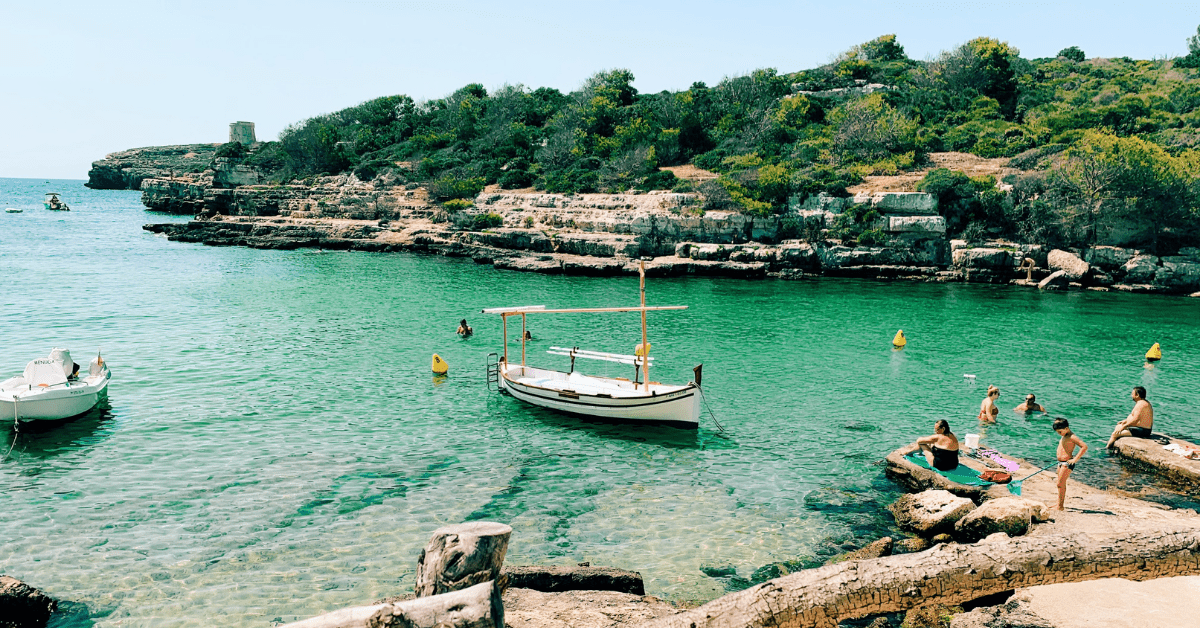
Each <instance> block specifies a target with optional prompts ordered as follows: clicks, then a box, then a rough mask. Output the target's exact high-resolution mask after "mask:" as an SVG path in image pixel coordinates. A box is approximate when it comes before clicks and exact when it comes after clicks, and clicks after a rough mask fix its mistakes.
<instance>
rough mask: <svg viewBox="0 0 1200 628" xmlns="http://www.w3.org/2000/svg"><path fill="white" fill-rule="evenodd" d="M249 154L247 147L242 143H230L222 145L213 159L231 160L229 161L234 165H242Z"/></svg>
mask: <svg viewBox="0 0 1200 628" xmlns="http://www.w3.org/2000/svg"><path fill="white" fill-rule="evenodd" d="M248 153H249V151H247V150H246V147H245V146H244V145H243V144H242V143H241V142H228V143H225V144H221V146H220V147H218V148H217V153H216V154H215V155H214V156H213V158H214V159H220V158H222V157H224V158H227V159H229V161H231V162H232V163H235V164H240V163H242V160H243V159H245V158H246V155H247V154H248Z"/></svg>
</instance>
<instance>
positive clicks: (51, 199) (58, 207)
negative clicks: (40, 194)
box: [42, 192, 71, 212]
mask: <svg viewBox="0 0 1200 628" xmlns="http://www.w3.org/2000/svg"><path fill="white" fill-rule="evenodd" d="M42 204H43V205H45V206H46V209H49V210H51V211H56V212H69V211H71V208H70V207H67V204H66V203H64V202H62V200H61V199H59V198H58V192H46V200H45V201H44V202H43V203H42Z"/></svg>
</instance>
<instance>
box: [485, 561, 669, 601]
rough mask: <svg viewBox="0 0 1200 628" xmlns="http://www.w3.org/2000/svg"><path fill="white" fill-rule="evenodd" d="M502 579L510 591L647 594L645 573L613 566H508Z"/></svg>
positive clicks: (503, 572)
mask: <svg viewBox="0 0 1200 628" xmlns="http://www.w3.org/2000/svg"><path fill="white" fill-rule="evenodd" d="M501 574H502V576H504V577H507V578H508V586H509V588H514V589H533V590H535V591H542V592H545V593H558V592H562V591H616V592H618V593H629V594H631V595H645V594H646V587H645V585H644V584H643V582H642V574H640V573H638V572H636V571H625V570H623V569H612V568H609V567H561V566H549V567H540V566H535V567H505V568H504V569H503V571H502V572H501Z"/></svg>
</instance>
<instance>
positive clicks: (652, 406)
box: [483, 265, 701, 428]
mask: <svg viewBox="0 0 1200 628" xmlns="http://www.w3.org/2000/svg"><path fill="white" fill-rule="evenodd" d="M640 273H641V300H642V304H641V306H639V307H611V308H579V309H546V307H545V306H542V305H532V306H524V307H512V308H490V309H486V310H483V313H485V314H499V315H500V317H501V320H502V321H503V325H502V327H503V329H504V332H503V334H504V355H503V356H502V357H501V358H500V359H499V364H498V365H497V369H496V370H497V371H498V377H497V380H498V383H499V385H500V389H501V390H503V391H505V392H507V393H508V394H510V395H512V396H513V397H515V398H517V399H520V400H521V401H524V402H526V403H530V404H533V405H535V406H541V407H543V408H549V409H551V410H557V411H559V412H565V413H568V414H575V415H580V416H586V417H593V418H598V419H604V420H607V421H614V422H628V423H648V424H657V425H675V426H679V427H688V428H695V427H697V426H698V425H699V423H700V401H701V399H700V395H701V391H700V384H699V381H698V380H699V379H700V372H701V367H699V366H697V367H696V368H695V369H694V371H695V373H696V380H697V381H692V382H689V383H687V384H682V385H674V384H663V383H660V382H653V381H650V378H649V368H650V367H651V366H653V365H654V358H652V357H650V356H649V355H648V354H649V349H650V343H649V342H647V338H646V312H652V311H658V310H682V309H686V308H687V306H685V305H675V306H659V307H646V275H645V270H644V265H643V267H642V268H641V269H640ZM598 312H641V314H642V344H640V345H638V346H637V348H636V349H635V350H634V355H622V354H615V353H603V352H599V351H587V350H581V349H579V348H577V347H575V348H566V347H551V348H550V351H548V352H547V353H550V354H552V355H563V356H569V357H570V358H571V370H570V371H567V372H563V371H555V370H551V369H545V368H537V367H533V366H529V365H527V364H526V363H525V339H526V335H525V319H526V316H529V315H533V314H568V313H598ZM510 316H520V317H521V362H520V364H513V363H511V362H510V361H509V358H508V317H510ZM576 359H585V360H601V361H605V362H617V363H620V364H628V365H631V366H634V367H635V371H634V380H633V381H631V380H628V379H625V378H622V377H596V376H590V375H584V374H582V373H579V372H576V371H575V360H576ZM639 374H640V375H641V376H642V377H641V380H642V381H638V376H639Z"/></svg>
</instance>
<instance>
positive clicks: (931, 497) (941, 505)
mask: <svg viewBox="0 0 1200 628" xmlns="http://www.w3.org/2000/svg"><path fill="white" fill-rule="evenodd" d="M974 509H975V502H973V501H971V500H969V499H967V498H965V497H957V496H955V495H953V494H952V493H950V492H949V491H943V490H929V491H921V492H920V493H915V494H914V493H910V494H906V495H901V496H900V499H897V500H896V502H895V503H893V504H892V505H890V506H888V510H890V511H891V512H892V514H893V515H895V517H896V525H898V526H900V527H901V528H902V529H904V530H908V531H909V532H915V533H917V534H919V535H921V536H925V537H929V536H933V535H935V534H940V533H943V532H951V531H953V530H954V526H955V524H956V523H957V522H958V521H959V520H960V519H962V518H963V517H966V516H967V514H968V513H970V512H971V511H972V510H974Z"/></svg>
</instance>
